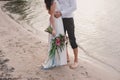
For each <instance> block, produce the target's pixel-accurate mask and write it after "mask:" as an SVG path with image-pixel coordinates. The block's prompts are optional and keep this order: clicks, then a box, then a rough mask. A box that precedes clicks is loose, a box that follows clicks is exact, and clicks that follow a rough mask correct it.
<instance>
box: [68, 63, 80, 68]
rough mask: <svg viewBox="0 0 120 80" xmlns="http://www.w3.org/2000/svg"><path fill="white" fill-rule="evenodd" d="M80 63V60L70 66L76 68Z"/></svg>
mask: <svg viewBox="0 0 120 80" xmlns="http://www.w3.org/2000/svg"><path fill="white" fill-rule="evenodd" d="M78 65H79V63H78V62H74V64H72V65H70V68H71V69H75V68H77V67H78Z"/></svg>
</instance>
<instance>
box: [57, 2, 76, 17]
mask: <svg viewBox="0 0 120 80" xmlns="http://www.w3.org/2000/svg"><path fill="white" fill-rule="evenodd" d="M58 3H59V5H60V11H61V13H62V17H63V18H72V17H73V12H74V11H75V10H76V8H77V4H76V0H58Z"/></svg>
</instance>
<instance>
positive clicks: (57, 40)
mask: <svg viewBox="0 0 120 80" xmlns="http://www.w3.org/2000/svg"><path fill="white" fill-rule="evenodd" d="M56 45H57V46H60V38H56Z"/></svg>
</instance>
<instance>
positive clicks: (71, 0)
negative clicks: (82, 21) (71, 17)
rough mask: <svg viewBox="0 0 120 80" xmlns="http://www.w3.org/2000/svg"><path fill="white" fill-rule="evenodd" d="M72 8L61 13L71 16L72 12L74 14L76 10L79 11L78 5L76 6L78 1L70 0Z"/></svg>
mask: <svg viewBox="0 0 120 80" xmlns="http://www.w3.org/2000/svg"><path fill="white" fill-rule="evenodd" d="M69 4H70V7H69V8H68V9H66V10H64V9H63V10H61V13H62V14H63V15H67V14H69V13H71V12H74V11H75V10H76V9H77V4H76V0H70V3H69Z"/></svg>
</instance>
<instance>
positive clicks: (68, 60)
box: [63, 20, 70, 63]
mask: <svg viewBox="0 0 120 80" xmlns="http://www.w3.org/2000/svg"><path fill="white" fill-rule="evenodd" d="M64 24H65V22H64V20H63V26H64V33H65V35H66V26H65V25H64ZM67 38H68V37H67V36H66V39H67ZM67 45H68V42H67V43H66V55H67V63H69V62H70V59H69V54H68V48H67Z"/></svg>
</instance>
